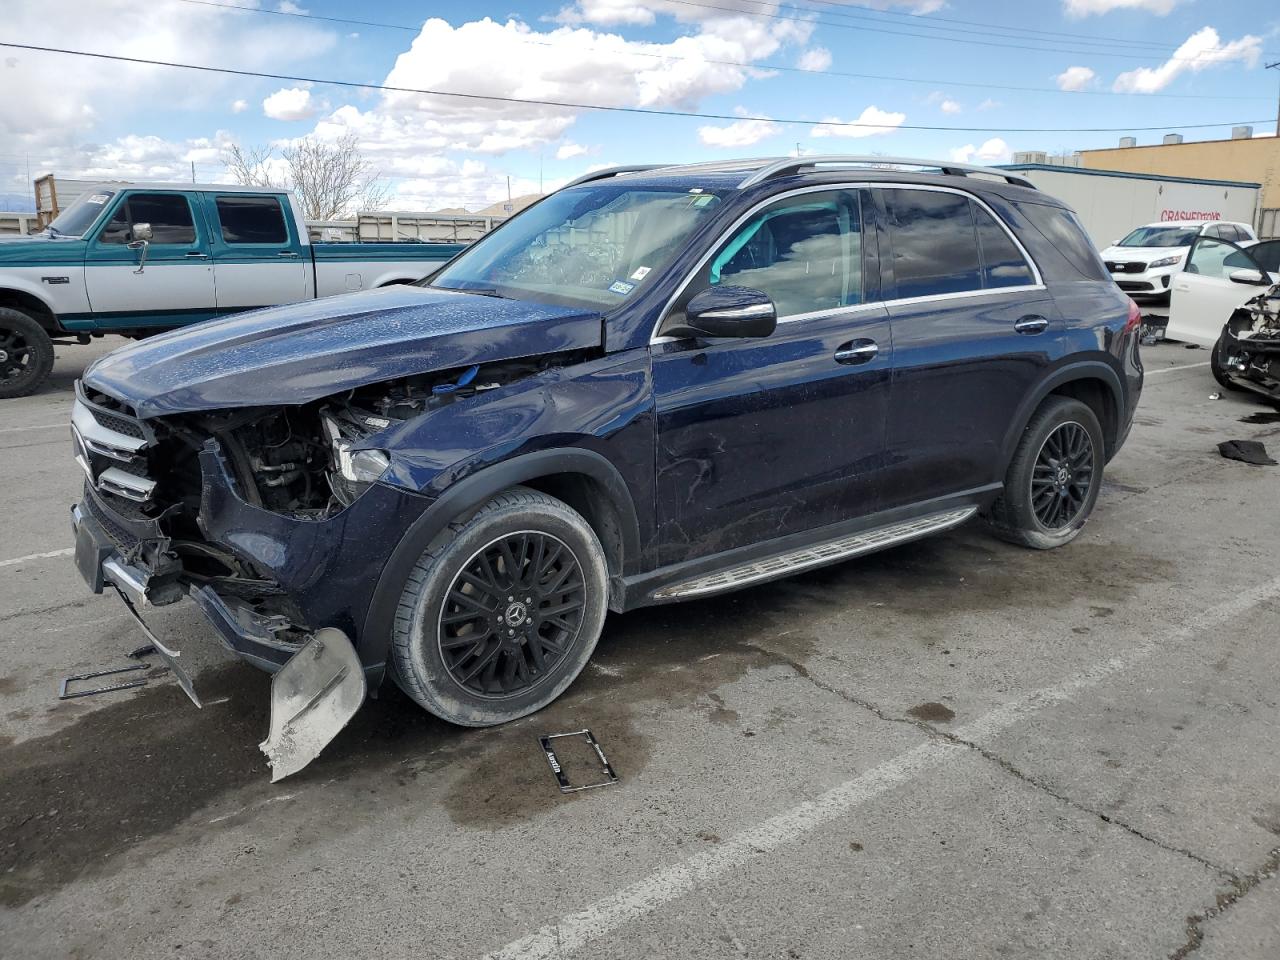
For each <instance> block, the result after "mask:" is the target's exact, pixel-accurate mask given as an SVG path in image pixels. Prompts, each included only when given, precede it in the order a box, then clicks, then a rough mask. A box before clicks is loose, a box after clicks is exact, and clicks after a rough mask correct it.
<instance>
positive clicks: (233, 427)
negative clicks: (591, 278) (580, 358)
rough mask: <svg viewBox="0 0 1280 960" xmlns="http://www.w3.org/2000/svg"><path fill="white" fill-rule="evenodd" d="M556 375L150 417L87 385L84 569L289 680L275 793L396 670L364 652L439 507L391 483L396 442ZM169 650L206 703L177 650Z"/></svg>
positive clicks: (274, 718)
mask: <svg viewBox="0 0 1280 960" xmlns="http://www.w3.org/2000/svg"><path fill="white" fill-rule="evenodd" d="M560 359H561V361H562V360H563V358H560ZM550 362H551V361H550V360H546V359H540V360H532V361H530V360H517V361H501V362H496V363H492V364H486V365H483V366H479V365H477V366H471V367H464V368H461V369H457V368H455V369H453V370H449V371H443V372H440V373H433V374H427V375H421V376H415V377H407V378H402V379H398V380H395V381H392V382H384V383H377V384H372V385H369V386H365V387H359V388H355V389H351V390H347V391H344V392H343V393H341V394H338V395H334V396H328V397H324V398H322V399H319V400H314V401H311V402H308V403H304V404H300V405H297V406H287V407H269V408H263V407H253V408H242V409H234V408H233V409H225V410H217V411H211V412H194V413H180V414H173V415H167V416H160V417H151V418H142V417H139V416H137V415H136V413H135V410H134V409H133V408H132V407H130V406H129V405H128V404H126V403H124V402H122V401H120V400H118V399H116V398H115V397H113V396H111V395H109V394H107V393H105V392H103V391H102V390H99V389H95V388H94V387H93V386H92V385H86V384H84V383H77V385H76V404H75V409H74V413H73V417H72V435H73V440H74V444H75V459H76V462H77V463H78V464H79V466H80V467H81V469H82V470H83V471H84V473H85V488H84V496H83V499H82V500H81V502H80V503H79V504H77V505H76V506H75V507H74V508H73V511H72V516H73V524H74V526H75V528H76V542H77V547H76V559H77V565H78V566H79V569H80V571H81V573H82V575H83V576H84V578H85V580H86V582H87V583H88V584H89V586H90V587H91V589H93V590H94V591H95V592H102V591H103V589H104V588H105V587H108V586H110V587H112V588H114V589H115V590H117V591H119V592H120V593H121V595H122V597H124V598H125V601H126V603H127V604H128V605H129V606H130V608H131V609H132V610H133V611H134V612H135V614H136V615H137V616H138V619H139V622H140V623H142V626H143V629H144V630H146V629H147V627H146V624H145V622H143V615H144V614H145V610H146V608H147V607H149V606H161V605H165V604H171V603H174V602H176V601H178V600H180V599H182V598H183V597H188V598H190V599H191V600H192V601H194V602H195V604H196V605H197V607H198V608H199V609H200V610H201V612H202V613H203V614H204V615H205V617H206V619H207V620H208V621H209V623H210V624H211V625H212V626H213V628H214V629H215V631H216V632H217V634H218V636H219V637H220V639H221V640H222V642H223V644H224V645H225V646H226V647H227V648H228V649H229V650H231V651H232V652H233V653H235V654H236V655H237V656H238V657H240V658H242V659H244V660H246V661H248V662H250V663H252V664H254V665H255V666H258V667H260V668H262V669H265V670H268V671H271V672H272V673H274V674H275V676H274V677H273V680H272V710H271V731H270V734H269V736H268V737H267V739H266V740H265V741H264V742H263V744H262V749H263V751H264V752H265V753H266V754H267V756H268V758H269V762H270V764H271V768H272V771H273V775H272V778H273V780H275V779H280V778H281V777H283V776H287V775H289V774H291V773H293V772H296V771H297V770H300V769H302V768H303V767H304V766H306V765H307V763H309V762H310V761H311V760H312V759H314V758H315V756H317V755H318V754H319V752H320V751H321V750H322V749H323V748H324V746H325V745H326V744H327V743H328V742H329V741H330V740H332V738H333V737H334V736H336V734H337V733H338V732H339V731H340V730H341V729H342V728H343V727H344V726H345V725H346V723H347V722H348V721H349V720H350V719H351V717H352V716H353V715H354V713H355V712H356V710H357V709H358V708H359V706H360V704H361V703H362V702H363V700H364V698H365V696H366V694H367V692H368V691H369V690H373V689H376V688H377V686H378V684H379V683H380V682H381V680H382V675H383V671H384V669H385V663H384V662H382V661H381V660H379V659H376V658H375V657H374V655H373V654H370V660H371V661H372V662H367V661H366V660H365V659H363V658H362V656H361V650H362V649H367V648H369V647H370V646H376V645H369V644H362V639H363V638H362V636H361V631H362V630H363V627H364V624H365V620H366V614H367V612H368V608H369V605H370V603H371V600H372V596H373V592H374V589H375V587H376V583H377V580H378V576H379V573H380V571H381V570H382V569H383V567H384V566H385V565H386V562H387V559H388V557H389V556H390V554H391V553H392V551H393V550H394V548H395V547H396V545H397V543H398V541H399V536H400V535H401V534H402V533H403V532H404V531H406V530H408V529H409V528H410V527H411V526H412V524H413V523H414V521H415V520H417V519H418V517H420V516H421V515H422V513H423V512H424V511H425V510H426V509H427V507H428V506H429V505H430V504H431V502H432V501H431V500H430V499H429V498H428V497H425V496H423V495H421V494H419V493H417V492H414V491H412V490H409V489H405V488H404V487H402V486H399V485H397V484H395V483H394V482H388V478H387V477H386V475H387V474H388V472H393V471H394V463H395V458H394V454H393V453H392V452H391V451H392V450H393V449H394V447H395V437H396V435H397V433H398V432H399V431H400V430H401V429H402V428H404V427H405V426H406V425H407V424H408V423H409V422H410V421H412V420H415V419H417V418H419V417H421V416H423V415H426V414H429V413H430V412H432V411H433V410H435V409H437V408H439V407H442V406H445V405H448V404H452V403H455V402H458V401H459V400H463V399H466V398H469V397H474V396H476V395H478V394H481V393H484V392H485V391H488V390H494V389H498V388H499V387H501V386H502V385H504V384H505V383H509V382H511V380H513V379H519V378H521V377H524V376H527V375H529V374H531V373H536V372H537V371H538V370H539V369H542V367H543V366H545V365H546V364H548V363H550ZM380 481H382V482H380ZM148 634H149V635H150V631H149V630H148ZM154 639H155V638H154V637H153V640H154ZM156 644H157V650H158V651H159V652H160V653H161V654H162V655H163V656H164V657H165V659H166V660H167V661H168V662H169V663H170V664H171V665H172V666H173V667H174V668H175V674H177V675H178V677H179V679H180V682H182V684H183V686H184V689H187V690H188V693H189V695H190V696H191V698H192V700H193V701H194V702H196V703H197V705H199V700H198V697H197V696H196V693H195V691H194V689H192V687H191V684H190V681H189V679H188V678H186V675H185V672H184V671H182V670H181V668H180V666H179V664H180V663H181V660H180V653H179V652H178V651H175V650H170V649H169V648H168V647H166V646H165V645H164V644H163V643H162V642H160V641H158V640H157V641H156Z"/></svg>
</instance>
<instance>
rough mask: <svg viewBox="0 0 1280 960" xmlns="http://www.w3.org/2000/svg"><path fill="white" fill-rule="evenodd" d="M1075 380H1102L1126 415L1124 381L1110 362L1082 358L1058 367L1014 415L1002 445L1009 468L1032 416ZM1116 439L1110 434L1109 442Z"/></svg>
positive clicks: (1117, 405) (1025, 398) (1030, 394)
mask: <svg viewBox="0 0 1280 960" xmlns="http://www.w3.org/2000/svg"><path fill="white" fill-rule="evenodd" d="M1075 380H1101V381H1102V382H1103V383H1105V384H1106V385H1107V387H1108V388H1109V389H1110V391H1111V399H1112V401H1113V402H1114V403H1115V409H1116V414H1117V416H1120V417H1123V416H1124V409H1125V405H1124V386H1123V384H1122V383H1121V382H1120V375H1119V374H1118V373H1116V371H1115V369H1114V368H1113V367H1112V366H1111V365H1110V364H1108V363H1106V362H1104V361H1102V360H1080V361H1077V362H1075V363H1068V364H1067V365H1066V366H1062V367H1058V368H1057V369H1055V370H1053V371H1052V372H1051V373H1049V375H1048V376H1046V377H1045V378H1044V379H1043V380H1041V381H1039V382H1038V383H1037V384H1036V386H1035V387H1034V389H1032V390H1030V391H1028V392H1027V395H1026V396H1025V397H1023V398H1022V402H1021V403H1020V404H1019V405H1018V409H1017V412H1016V413H1015V415H1014V416H1013V417H1011V418H1010V421H1009V423H1010V427H1009V430H1008V432H1007V433H1005V437H1004V442H1003V443H1002V444H1001V448H1000V454H1001V457H1002V458H1003V462H1004V465H1005V468H1006V469H1007V468H1008V464H1009V461H1011V460H1012V459H1013V452H1014V450H1016V449H1017V447H1018V441H1019V440H1021V439H1022V433H1023V431H1024V430H1026V429H1027V424H1028V423H1030V422H1031V417H1032V415H1033V414H1035V412H1036V408H1038V407H1039V406H1040V404H1041V403H1042V402H1044V398H1045V397H1047V396H1048V395H1049V394H1050V393H1052V392H1053V391H1054V390H1056V389H1057V388H1058V387H1060V386H1062V385H1063V384H1067V383H1071V382H1073V381H1075ZM1104 428H1105V424H1104ZM1115 439H1116V438H1115V437H1114V436H1109V437H1107V443H1108V444H1111V443H1114V442H1115Z"/></svg>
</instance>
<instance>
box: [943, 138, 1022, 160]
mask: <svg viewBox="0 0 1280 960" xmlns="http://www.w3.org/2000/svg"><path fill="white" fill-rule="evenodd" d="M1010 155H1011V151H1010V150H1009V145H1008V144H1007V143H1005V142H1004V141H1003V140H1001V139H1000V138H999V137H992V138H991V139H990V140H988V141H986V142H985V143H983V144H982V146H980V147H975V146H974V145H973V144H972V143H966V144H965V145H964V146H963V147H955V148H954V149H952V150H951V159H952V160H954V161H955V162H956V163H973V162H974V161H975V160H977V161H980V162H982V163H1007V162H1008V160H1009V157H1010Z"/></svg>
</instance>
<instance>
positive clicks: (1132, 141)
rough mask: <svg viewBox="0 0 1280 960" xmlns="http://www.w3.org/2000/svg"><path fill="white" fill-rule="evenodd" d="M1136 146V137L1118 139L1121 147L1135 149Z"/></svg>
mask: <svg viewBox="0 0 1280 960" xmlns="http://www.w3.org/2000/svg"><path fill="white" fill-rule="evenodd" d="M1137 145H1138V138H1137V137H1121V138H1120V146H1121V147H1136V146H1137Z"/></svg>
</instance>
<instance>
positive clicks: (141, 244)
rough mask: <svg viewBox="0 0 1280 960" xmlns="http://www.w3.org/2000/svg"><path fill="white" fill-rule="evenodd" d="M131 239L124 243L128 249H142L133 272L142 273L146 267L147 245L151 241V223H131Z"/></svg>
mask: <svg viewBox="0 0 1280 960" xmlns="http://www.w3.org/2000/svg"><path fill="white" fill-rule="evenodd" d="M132 232H133V239H132V240H130V241H129V242H128V243H126V244H125V246H126V247H128V248H129V249H130V250H140V251H142V252H141V254H140V255H139V257H138V269H137V270H135V271H133V272H134V273H142V271H143V270H145V269H146V268H147V247H148V245H150V243H151V224H149V223H135V224H134V225H133V231H132Z"/></svg>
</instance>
